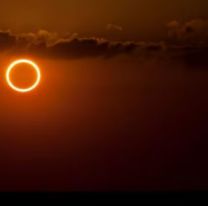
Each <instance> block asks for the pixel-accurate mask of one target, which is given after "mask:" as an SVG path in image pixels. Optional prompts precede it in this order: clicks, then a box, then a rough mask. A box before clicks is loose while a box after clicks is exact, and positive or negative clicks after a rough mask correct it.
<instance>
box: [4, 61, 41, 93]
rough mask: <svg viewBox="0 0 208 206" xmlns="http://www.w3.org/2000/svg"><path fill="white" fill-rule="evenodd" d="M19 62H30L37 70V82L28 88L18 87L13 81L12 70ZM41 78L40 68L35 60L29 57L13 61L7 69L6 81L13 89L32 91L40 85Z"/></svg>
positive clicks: (23, 91) (24, 91)
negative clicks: (28, 58)
mask: <svg viewBox="0 0 208 206" xmlns="http://www.w3.org/2000/svg"><path fill="white" fill-rule="evenodd" d="M19 64H29V65H30V66H31V67H32V68H33V69H34V70H35V72H36V81H35V83H34V84H33V85H32V86H30V87H28V88H20V87H17V86H15V85H14V84H13V83H12V81H11V72H12V70H13V69H14V68H15V67H16V66H17V65H19ZM40 79H41V73H40V68H39V67H38V65H37V64H35V63H34V62H33V61H31V60H27V59H20V60H16V61H14V62H12V63H11V64H10V65H9V67H8V68H7V71H6V81H7V83H8V85H9V86H10V87H11V88H12V89H13V90H15V91H17V92H21V93H26V92H30V91H32V90H33V89H35V88H36V87H37V86H38V84H39V83H40Z"/></svg>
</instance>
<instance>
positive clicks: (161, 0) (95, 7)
mask: <svg viewBox="0 0 208 206" xmlns="http://www.w3.org/2000/svg"><path fill="white" fill-rule="evenodd" d="M207 13H208V2H207V1H206V0H175V1H167V0H157V1H155V0H114V1H111V0H59V1H55V0H45V1H42V0H28V1H23V0H3V1H1V8H0V27H1V28H2V29H12V30H15V31H34V30H37V29H47V30H49V31H55V32H63V33H65V32H70V33H75V32H76V33H79V34H81V35H100V36H105V35H109V33H108V32H107V31H106V26H107V25H108V24H116V25H119V26H121V27H122V28H123V32H121V34H119V35H118V36H117V37H119V38H122V39H141V40H143V39H155V38H160V37H161V36H164V35H165V34H166V33H165V25H166V24H167V23H168V22H169V21H172V20H187V19H190V18H196V17H206V16H207Z"/></svg>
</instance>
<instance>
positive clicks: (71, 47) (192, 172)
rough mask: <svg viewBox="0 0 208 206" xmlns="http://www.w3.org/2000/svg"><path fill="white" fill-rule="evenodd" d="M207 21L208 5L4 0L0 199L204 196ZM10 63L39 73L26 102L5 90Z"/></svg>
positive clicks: (188, 0)
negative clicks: (2, 194) (74, 194)
mask: <svg viewBox="0 0 208 206" xmlns="http://www.w3.org/2000/svg"><path fill="white" fill-rule="evenodd" d="M207 13H208V2H207V0H175V1H173V0H169V1H168V0H82V1H81V0H71V1H70V0H28V1H25V0H24V1H23V0H18V1H17V0H5V1H1V7H0V29H1V31H0V109H1V117H0V142H1V144H0V168H1V169H0V191H5V190H8V191H15V190H16V191H22V190H23V191H34V190H36V191H44V190H47V191H57V190H58V191H64V190H66V191H77V190H78V191H83V190H84V191H115V190H119V191H126V190H129V191H132V190H137V191H138V190H148V191H153V190H154V189H155V190H160V189H161V190H168V189H180V190H181V189H204V188H206V189H207V188H208V176H207V174H208V166H207V164H206V162H207V157H208V150H207V145H208V139H207V137H208V129H207V128H208V126H207V122H208V117H207V114H208V107H207V105H208V98H207V89H208V69H207V68H208V62H207V59H208V46H207V45H208V21H207V18H206V17H208V14H207ZM174 20H176V21H174ZM170 22H171V23H170ZM180 22H183V23H180ZM168 23H169V26H168V28H167V27H166V26H167V24H168ZM107 28H108V29H107ZM5 29H6V30H7V29H9V30H11V32H10V31H5ZM41 29H45V30H41ZM53 32H55V33H57V34H58V35H56V34H54V33H53ZM65 33H69V34H73V33H78V34H79V36H76V35H74V36H73V35H72V36H71V35H65V36H63V34H65ZM167 36H168V37H169V38H167ZM99 37H107V38H106V39H105V40H104V39H101V38H99ZM166 38H167V39H166ZM121 39H123V40H124V41H117V42H116V41H115V40H121ZM128 40H132V41H128ZM138 40H139V41H138ZM140 40H141V41H142V40H145V41H142V42H141V41H140ZM148 40H150V41H148ZM157 40H163V41H161V42H160V41H157ZM19 58H29V59H31V60H33V61H35V62H36V63H37V64H38V65H39V66H40V68H41V72H42V79H41V83H40V85H39V86H38V87H37V88H36V89H35V90H33V91H32V92H30V93H25V94H22V93H21V94H20V93H17V92H15V91H13V90H12V89H11V88H10V87H9V86H8V85H7V83H6V81H5V72H6V68H7V67H8V65H9V64H10V63H11V62H12V61H13V60H16V59H19ZM25 69H27V68H25ZM16 73H18V71H16ZM25 73H26V72H24V75H25ZM13 75H15V74H13ZM19 75H20V74H19ZM26 76H27V75H26ZM24 78H25V77H24ZM18 79H19V77H18V75H17V76H16V78H14V80H15V81H17V82H18ZM27 79H28V78H27Z"/></svg>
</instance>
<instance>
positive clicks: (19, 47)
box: [0, 19, 208, 67]
mask: <svg viewBox="0 0 208 206" xmlns="http://www.w3.org/2000/svg"><path fill="white" fill-rule="evenodd" d="M110 27H111V29H112V27H113V28H114V29H115V25H111V26H110ZM167 37H168V38H167V39H165V40H163V41H161V42H136V41H123V42H119V41H118V42H116V41H109V40H107V39H102V38H97V37H91V38H89V37H88V38H83V37H78V35H77V34H76V35H75V34H73V35H65V36H59V35H58V34H57V33H51V32H48V31H46V30H40V31H38V32H36V33H21V34H14V33H12V32H11V31H0V50H1V52H2V53H3V52H4V53H6V54H8V55H10V54H19V53H21V54H33V55H38V56H44V57H49V58H50V57H52V58H63V59H71V58H95V57H100V58H112V57H115V56H118V55H130V56H133V57H136V58H138V59H139V58H150V57H157V58H163V59H164V58H167V59H171V60H173V61H180V62H181V61H182V62H184V63H185V64H188V65H192V66H194V65H196V66H202V67H207V66H208V63H207V59H208V20H203V19H193V20H190V21H188V22H184V23H180V22H178V21H171V22H169V23H168V24H167Z"/></svg>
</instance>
